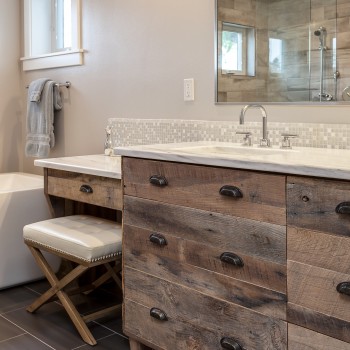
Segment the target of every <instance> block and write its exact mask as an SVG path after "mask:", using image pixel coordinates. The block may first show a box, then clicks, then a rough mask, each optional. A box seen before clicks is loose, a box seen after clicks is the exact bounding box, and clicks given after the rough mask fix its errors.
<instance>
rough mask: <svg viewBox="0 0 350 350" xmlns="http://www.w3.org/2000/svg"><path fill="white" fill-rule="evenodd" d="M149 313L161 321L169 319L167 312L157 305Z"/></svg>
mask: <svg viewBox="0 0 350 350" xmlns="http://www.w3.org/2000/svg"><path fill="white" fill-rule="evenodd" d="M149 314H150V315H151V316H152V317H153V318H155V319H157V320H159V321H168V317H167V315H166V313H165V312H164V311H162V310H161V309H158V308H156V307H152V309H151V310H150V312H149Z"/></svg>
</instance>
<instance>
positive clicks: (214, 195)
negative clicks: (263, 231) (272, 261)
mask: <svg viewBox="0 0 350 350" xmlns="http://www.w3.org/2000/svg"><path fill="white" fill-rule="evenodd" d="M152 175H161V176H165V178H166V179H167V182H168V184H167V185H166V186H164V187H159V186H155V185H152V184H150V181H149V178H150V176H152ZM123 176H124V191H125V194H127V195H130V196H135V197H142V198H148V199H154V200H159V201H162V202H167V203H172V204H178V205H183V206H187V207H192V208H198V209H204V210H208V211H212V212H219V213H223V214H228V215H233V216H238V217H245V218H249V219H253V220H258V221H265V222H271V223H275V224H279V225H285V223H286V203H285V176H282V175H273V174H266V173H257V172H252V171H246V170H232V169H225V168H214V167H206V166H198V165H189V164H180V163H170V162H161V161H151V160H146V159H135V158H127V157H123ZM224 185H232V186H237V187H238V188H239V189H240V190H241V192H242V194H243V197H242V198H232V197H228V196H223V195H220V193H219V190H220V188H221V187H222V186H224Z"/></svg>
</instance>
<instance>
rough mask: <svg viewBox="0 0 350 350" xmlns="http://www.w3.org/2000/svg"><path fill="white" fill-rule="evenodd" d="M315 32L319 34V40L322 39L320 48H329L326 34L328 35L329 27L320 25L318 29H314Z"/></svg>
mask: <svg viewBox="0 0 350 350" xmlns="http://www.w3.org/2000/svg"><path fill="white" fill-rule="evenodd" d="M314 34H315V35H316V36H318V38H319V40H320V47H319V49H320V50H327V47H326V35H327V29H326V28H325V27H322V26H321V27H319V28H318V29H316V30H315V31H314Z"/></svg>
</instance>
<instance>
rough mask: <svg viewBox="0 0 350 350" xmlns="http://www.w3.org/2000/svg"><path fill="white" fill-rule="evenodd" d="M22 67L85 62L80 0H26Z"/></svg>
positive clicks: (62, 65)
mask: <svg viewBox="0 0 350 350" xmlns="http://www.w3.org/2000/svg"><path fill="white" fill-rule="evenodd" d="M23 11H24V40H25V57H23V58H21V60H22V61H23V70H34V69H44V68H53V67H65V66H71V65H79V64H82V63H83V50H82V48H81V31H80V26H81V23H80V22H81V19H80V11H81V3H80V0H23Z"/></svg>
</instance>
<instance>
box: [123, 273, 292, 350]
mask: <svg viewBox="0 0 350 350" xmlns="http://www.w3.org/2000/svg"><path fill="white" fill-rule="evenodd" d="M124 274H125V279H124V283H125V291H127V294H126V295H125V317H126V320H125V328H126V329H128V331H129V332H130V333H133V332H135V334H136V335H138V333H139V332H145V333H146V331H145V329H146V328H147V320H141V316H140V312H137V313H136V315H135V313H134V312H133V311H132V310H131V309H130V308H129V303H128V301H129V300H132V301H134V302H136V303H137V304H141V305H143V306H145V307H146V308H148V309H150V308H152V307H157V308H159V309H161V310H163V311H164V312H165V313H166V314H167V317H168V321H166V322H161V324H162V325H163V324H167V325H170V326H169V328H170V330H171V331H172V332H174V330H176V327H177V326H176V323H177V322H181V323H186V324H189V325H191V326H193V327H200V328H203V329H209V330H213V331H215V332H216V333H217V332H220V336H221V337H222V336H228V335H229V336H231V337H233V338H235V339H237V340H238V341H239V343H241V344H242V346H243V347H244V348H247V349H286V348H287V339H286V338H287V324H286V323H285V322H284V321H280V320H276V319H273V318H270V317H267V316H264V315H261V314H259V313H256V312H253V311H251V310H248V309H245V308H242V307H239V306H237V305H234V304H231V303H227V302H225V301H222V300H219V299H216V298H212V297H210V296H207V295H204V294H202V293H198V292H196V291H194V290H192V289H188V288H186V287H183V286H180V285H177V284H173V283H170V282H167V281H165V280H161V279H158V278H156V277H154V276H151V275H147V274H145V273H141V272H139V271H137V270H134V269H131V268H127V267H126V268H125V270H124ZM208 310H211V312H210V317H208ZM133 314H134V315H135V316H134V318H133V317H132V315H133ZM135 317H137V320H136V321H137V322H140V323H139V326H138V327H136V326H135V324H134V322H135ZM148 318H150V317H149V316H148ZM156 322H158V323H159V321H158V320H156ZM168 322H169V323H168ZM154 332H156V337H158V338H160V337H162V339H163V338H168V337H169V339H172V340H173V339H174V337H175V338H176V336H175V335H174V333H173V335H171V334H169V335H167V334H166V332H165V331H163V330H162V331H160V330H158V331H157V330H155V331H154ZM187 332H188V331H187ZM175 334H176V333H175ZM188 334H193V333H192V332H191V331H189V332H188ZM194 334H195V333H194ZM145 336H146V335H145ZM148 336H150V335H148ZM146 339H147V337H146ZM167 344H169V343H167ZM170 344H176V342H174V341H173V342H171V343H170ZM167 348H168V349H173V348H175V349H176V348H178V347H167ZM216 348H217V346H214V347H211V349H216Z"/></svg>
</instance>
